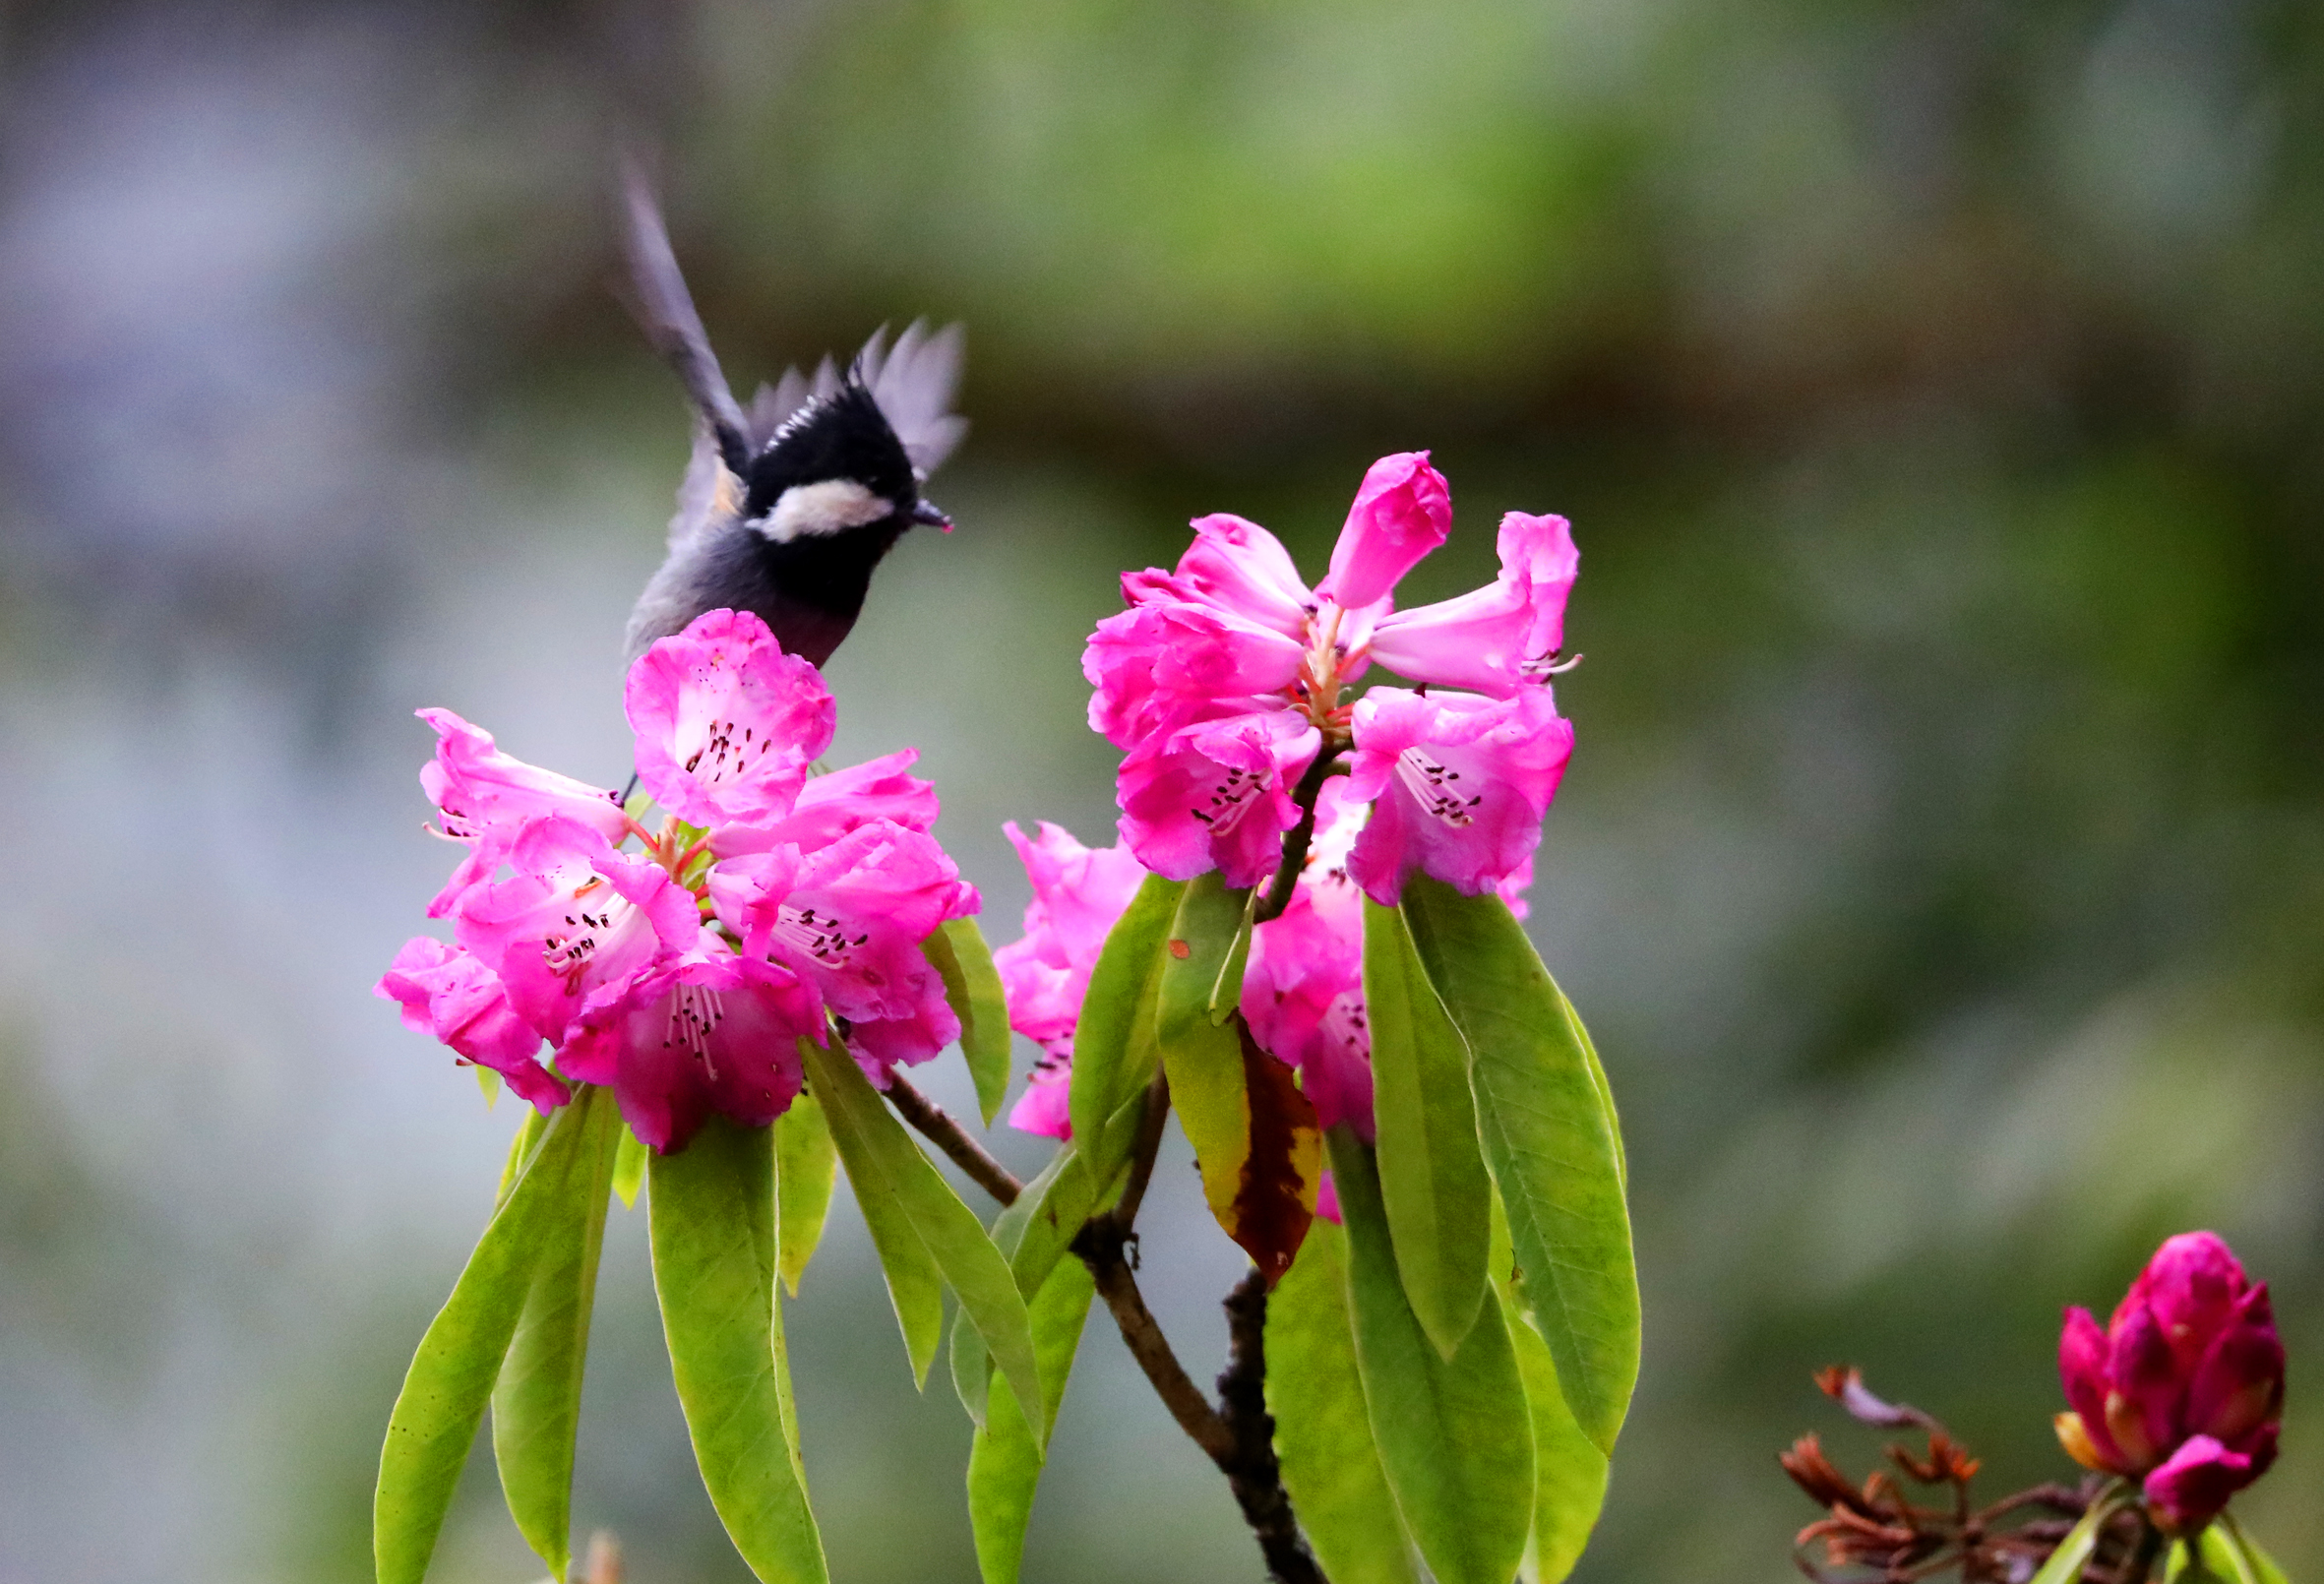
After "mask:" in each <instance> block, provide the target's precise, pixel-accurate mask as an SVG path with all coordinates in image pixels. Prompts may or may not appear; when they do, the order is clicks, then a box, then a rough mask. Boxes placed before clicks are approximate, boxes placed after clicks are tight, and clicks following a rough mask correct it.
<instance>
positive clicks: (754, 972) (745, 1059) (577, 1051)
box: [558, 928, 824, 1153]
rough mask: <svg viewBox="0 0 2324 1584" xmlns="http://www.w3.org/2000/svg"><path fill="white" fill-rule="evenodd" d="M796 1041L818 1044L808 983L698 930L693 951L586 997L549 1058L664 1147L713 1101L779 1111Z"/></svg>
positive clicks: (818, 1016) (716, 1106)
mask: <svg viewBox="0 0 2324 1584" xmlns="http://www.w3.org/2000/svg"><path fill="white" fill-rule="evenodd" d="M802 1039H812V1040H814V1041H816V1043H818V1044H822V1043H823V1042H824V1014H823V1006H822V1004H821V1002H820V1001H819V1000H818V999H817V997H816V994H815V991H814V989H813V988H812V987H811V986H809V985H808V984H807V983H806V981H805V980H803V979H802V978H801V977H800V976H799V975H797V974H795V973H793V972H792V971H791V970H790V969H788V968H785V967H781V966H779V965H776V964H771V963H765V962H757V961H753V960H752V959H750V958H748V957H741V956H737V955H736V954H735V952H734V951H733V949H732V948H731V947H729V946H728V945H727V944H726V943H725V941H724V940H723V939H722V938H721V937H720V936H719V935H718V934H717V932H715V931H713V930H710V929H707V928H704V929H703V930H702V931H701V932H700V938H699V940H698V942H697V944H696V945H695V948H694V949H693V950H691V951H688V952H686V953H684V954H683V955H680V956H676V957H672V958H668V959H666V960H664V961H663V962H662V963H660V964H659V965H658V966H656V967H655V968H653V969H652V970H651V971H649V972H647V973H645V974H643V975H642V976H641V977H639V978H638V979H637V980H635V981H633V982H632V983H630V984H629V985H628V986H627V987H626V988H625V992H624V994H622V995H620V996H618V997H615V998H610V999H607V1000H604V1001H602V1002H601V1003H600V1004H598V1005H595V1006H593V1007H592V1009H591V1010H590V1012H589V1013H588V1014H587V1015H586V1016H585V1017H584V1018H583V1019H582V1021H581V1029H580V1031H579V1032H578V1033H577V1034H576V1035H575V1037H574V1039H573V1040H572V1042H571V1043H570V1044H568V1045H567V1047H566V1048H565V1050H564V1051H563V1053H562V1054H561V1055H560V1056H559V1058H558V1061H559V1064H560V1065H561V1066H563V1067H564V1069H565V1071H566V1074H567V1075H568V1076H570V1077H572V1078H575V1079H577V1080H579V1081H581V1082H583V1083H598V1084H606V1085H610V1086H611V1088H612V1089H613V1093H614V1099H615V1101H616V1103H617V1104H619V1105H620V1107H621V1113H622V1119H623V1120H624V1121H625V1122H627V1123H628V1124H629V1125H630V1130H631V1131H633V1132H635V1133H636V1134H637V1135H638V1137H639V1140H640V1141H641V1142H642V1143H645V1144H648V1145H650V1146H651V1147H653V1148H654V1149H657V1150H661V1151H663V1152H665V1153H667V1152H672V1151H676V1150H679V1149H683V1148H684V1147H685V1146H686V1142H687V1140H688V1139H690V1138H692V1137H693V1136H694V1134H695V1130H696V1129H697V1128H699V1127H701V1126H702V1124H703V1118H705V1117H706V1116H708V1115H709V1113H711V1112H713V1111H716V1112H719V1113H721V1114H723V1115H725V1116H728V1117H731V1118H733V1119H734V1120H735V1121H737V1122H739V1123H741V1124H743V1125H744V1126H745V1127H764V1126H765V1125H766V1124H768V1123H770V1122H772V1121H774V1119H775V1118H777V1117H779V1116H781V1115H782V1114H783V1113H784V1112H785V1111H787V1110H789V1109H790V1105H791V1101H792V1100H793V1099H794V1098H796V1097H797V1095H798V1093H799V1083H800V1072H801V1064H800V1060H799V1041H800V1040H802Z"/></svg>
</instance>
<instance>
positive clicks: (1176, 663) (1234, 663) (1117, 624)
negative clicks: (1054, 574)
mask: <svg viewBox="0 0 2324 1584" xmlns="http://www.w3.org/2000/svg"><path fill="white" fill-rule="evenodd" d="M1304 653H1305V651H1304V650H1303V649H1302V648H1301V646H1300V644H1299V643H1298V642H1297V641H1296V640H1292V639H1289V638H1285V637H1284V636H1283V635H1282V634H1280V633H1277V632H1274V631H1272V630H1271V629H1268V628H1265V627H1261V626H1259V625H1258V624H1257V623H1254V622H1249V621H1244V620H1241V619H1239V618H1237V617H1235V616H1233V615H1221V614H1219V613H1218V612H1216V611H1214V610H1211V609H1208V608H1206V607H1204V606H1201V605H1191V604H1161V603H1157V604H1148V605H1139V606H1135V607H1133V608H1132V609H1130V610H1126V611H1124V612H1123V613H1122V614H1121V615H1119V616H1109V617H1107V618H1106V619H1105V620H1104V621H1102V622H1100V623H1098V624H1097V631H1096V632H1095V633H1092V634H1091V635H1090V638H1089V646H1088V647H1087V648H1086V649H1085V650H1084V651H1083V652H1082V655H1081V673H1082V675H1083V676H1085V677H1087V678H1088V679H1089V683H1090V686H1091V687H1093V688H1094V689H1096V692H1094V693H1092V694H1091V695H1090V698H1089V728H1090V730H1092V731H1094V732H1096V733H1097V734H1098V735H1099V736H1101V737H1103V738H1105V740H1106V741H1107V742H1109V743H1112V744H1113V745H1114V746H1115V747H1116V748H1125V749H1129V748H1136V747H1137V746H1138V745H1139V744H1141V743H1143V742H1145V741H1146V740H1147V739H1148V738H1150V737H1152V736H1153V735H1154V734H1155V733H1157V732H1161V731H1166V730H1168V729H1169V728H1170V727H1172V726H1175V725H1177V724H1178V723H1179V722H1181V721H1182V720H1184V719H1186V718H1187V716H1188V715H1189V714H1191V713H1193V712H1194V711H1196V710H1198V709H1200V708H1201V707H1202V706H1204V705H1205V704H1207V703H1209V702H1210V701H1214V700H1219V699H1231V698H1240V697H1243V696H1246V695H1250V694H1259V693H1274V692H1277V691H1279V690H1281V689H1285V688H1288V687H1290V686H1291V684H1292V682H1293V681H1294V679H1296V678H1297V677H1298V676H1299V668H1300V661H1301V658H1302V657H1303V655H1304Z"/></svg>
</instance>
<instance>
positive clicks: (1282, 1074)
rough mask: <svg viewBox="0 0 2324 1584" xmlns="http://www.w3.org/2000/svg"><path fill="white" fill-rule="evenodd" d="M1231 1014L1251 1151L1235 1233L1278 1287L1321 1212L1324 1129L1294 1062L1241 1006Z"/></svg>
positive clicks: (1239, 1190) (1269, 1283)
mask: <svg viewBox="0 0 2324 1584" xmlns="http://www.w3.org/2000/svg"><path fill="white" fill-rule="evenodd" d="M1233 1021H1234V1024H1235V1031H1236V1033H1237V1034H1238V1035H1240V1036H1241V1038H1242V1042H1243V1083H1244V1090H1245V1093H1246V1094H1247V1095H1248V1096H1249V1099H1250V1104H1251V1153H1250V1154H1249V1155H1248V1156H1247V1157H1246V1158H1245V1159H1244V1162H1243V1175H1242V1181H1241V1183H1240V1184H1239V1185H1238V1186H1237V1188H1236V1191H1235V1225H1234V1229H1233V1231H1234V1238H1235V1241H1236V1242H1237V1243H1239V1244H1241V1245H1242V1246H1243V1251H1244V1252H1245V1253H1248V1254H1249V1255H1251V1258H1252V1261H1253V1263H1254V1264H1256V1265H1257V1266H1258V1268H1259V1271H1260V1273H1261V1274H1263V1275H1264V1276H1265V1278H1266V1283H1267V1286H1268V1287H1269V1288H1272V1287H1273V1286H1274V1285H1275V1283H1276V1282H1277V1281H1279V1280H1281V1279H1282V1276H1283V1273H1284V1272H1285V1271H1287V1270H1289V1269H1290V1268H1291V1259H1292V1256H1293V1255H1294V1254H1296V1253H1298V1252H1299V1246H1300V1245H1301V1244H1302V1243H1304V1242H1305V1241H1306V1240H1307V1236H1308V1227H1309V1224H1310V1223H1311V1222H1313V1221H1314V1220H1315V1193H1316V1190H1317V1188H1320V1187H1321V1185H1322V1181H1323V1130H1322V1129H1321V1128H1320V1127H1317V1126H1316V1125H1315V1104H1314V1103H1313V1102H1312V1101H1310V1100H1309V1099H1308V1097H1307V1096H1306V1095H1305V1094H1303V1093H1302V1092H1301V1091H1300V1087H1299V1084H1298V1082H1297V1081H1296V1080H1295V1079H1294V1078H1293V1076H1292V1072H1291V1068H1290V1067H1288V1066H1284V1065H1283V1064H1282V1063H1280V1062H1278V1061H1276V1060H1275V1059H1274V1058H1273V1057H1271V1056H1269V1055H1267V1053H1266V1052H1264V1051H1262V1050H1260V1049H1259V1048H1258V1043H1257V1042H1256V1041H1255V1040H1254V1039H1253V1038H1252V1037H1251V1027H1250V1025H1249V1024H1247V1023H1246V1022H1244V1020H1243V1014H1242V1013H1241V1012H1236V1013H1235V1014H1234V1015H1233Z"/></svg>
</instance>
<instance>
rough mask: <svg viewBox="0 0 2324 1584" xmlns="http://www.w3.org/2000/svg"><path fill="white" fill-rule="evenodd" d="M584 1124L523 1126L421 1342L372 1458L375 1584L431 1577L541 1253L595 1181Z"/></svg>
mask: <svg viewBox="0 0 2324 1584" xmlns="http://www.w3.org/2000/svg"><path fill="white" fill-rule="evenodd" d="M591 1114H592V1112H591V1111H590V1110H589V1109H588V1108H584V1107H583V1106H581V1104H580V1103H579V1102H578V1101H577V1102H576V1103H574V1104H571V1105H567V1106H564V1107H561V1108H560V1109H559V1110H558V1111H557V1112H556V1114H555V1115H554V1116H552V1117H550V1118H548V1119H547V1120H546V1121H541V1120H540V1119H537V1118H528V1119H527V1121H526V1123H525V1127H524V1129H523V1130H522V1131H520V1134H519V1138H518V1146H517V1148H516V1149H515V1150H513V1151H512V1155H511V1165H512V1167H513V1176H512V1177H511V1178H510V1179H509V1181H508V1188H507V1189H506V1191H505V1192H504V1193H503V1195H502V1198H501V1202H500V1206H499V1208H498V1209H497V1210H496V1211H495V1212H494V1213H493V1217H492V1221H491V1224H490V1225H488V1226H487V1227H486V1228H485V1229H484V1236H483V1237H482V1238H481V1239H480V1240H478V1242H477V1244H476V1249H475V1251H474V1252H473V1253H471V1254H470V1255H469V1256H468V1264H467V1268H466V1269H465V1270H463V1271H461V1272H460V1278H459V1283H458V1284H457V1285H455V1286H454V1288H453V1290H452V1296H451V1297H450V1298H449V1299H447V1300H446V1301H445V1304H444V1308H443V1309H442V1310H440V1311H439V1312H438V1313H437V1315H436V1318H435V1320H434V1322H433V1323H432V1324H430V1325H429V1327H428V1330H427V1334H426V1336H424V1337H423V1338H422V1339H421V1340H420V1345H419V1352H418V1354H417V1355H416V1356H415V1357H414V1358H413V1359H412V1361H411V1369H410V1371H408V1372H407V1373H406V1374H405V1375H404V1378H403V1389H402V1391H401V1393H400V1394H398V1397H397V1399H396V1407H395V1412H394V1414H393V1415H392V1416H391V1417H390V1419H389V1422H388V1437H387V1444H386V1445H385V1446H383V1447H382V1448H381V1450H380V1466H379V1486H378V1490H377V1493H376V1494H375V1495H374V1497H373V1504H372V1552H373V1559H374V1562H375V1564H376V1566H377V1569H378V1577H379V1580H380V1584H418V1581H419V1580H420V1579H421V1578H423V1577H424V1576H425V1575H426V1573H427V1570H428V1558H429V1556H430V1555H431V1554H433V1553H434V1551H435V1549H436V1536H437V1533H438V1531H440V1530H441V1529H442V1528H443V1526H444V1514H445V1511H446V1510H447V1508H448V1507H449V1506H450V1505H451V1502H452V1492H453V1487H454V1486H455V1485H456V1484H457V1483H458V1482H459V1473H460V1469H461V1467H462V1465H464V1464H465V1463H466V1462H467V1459H468V1448H469V1447H470V1446H471V1445H473V1444H474V1442H475V1439H476V1429H477V1426H478V1425H479V1424H481V1423H482V1421H483V1418H484V1407H485V1404H486V1403H487V1402H488V1401H489V1400H490V1399H491V1396H492V1388H493V1382H494V1380H495V1379H496V1378H497V1377H498V1376H499V1374H500V1369H501V1362H502V1360H503V1359H505V1358H506V1357H507V1355H508V1351H509V1341H510V1339H511V1338H512V1337H513V1336H514V1335H515V1334H516V1331H517V1323H518V1319H519V1317H520V1315H521V1314H522V1313H523V1310H524V1303H525V1298H526V1295H527V1294H528V1293H529V1292H530V1291H531V1288H532V1281H533V1276H534V1274H535V1272H536V1271H537V1270H538V1269H539V1268H540V1265H541V1262H542V1258H543V1253H544V1250H545V1249H547V1248H548V1247H549V1244H550V1242H551V1241H552V1240H553V1238H554V1234H555V1231H556V1228H557V1225H558V1222H559V1219H560V1218H561V1217H565V1216H568V1215H570V1214H572V1213H573V1211H574V1207H575V1205H576V1204H577V1202H578V1198H579V1194H580V1191H581V1185H584V1184H586V1183H587V1182H589V1181H592V1180H595V1179H597V1176H598V1172H599V1170H600V1168H599V1166H598V1163H596V1162H595V1161H593V1160H592V1159H591V1158H590V1154H589V1148H590V1145H591V1143H592V1141H593V1140H594V1139H597V1138H598V1137H599V1136H600V1135H598V1134H595V1133H593V1132H592V1130H591V1127H590V1126H589V1117H590V1115H591ZM528 1140H529V1141H530V1147H529V1148H526V1147H525V1146H526V1143H527V1141H528Z"/></svg>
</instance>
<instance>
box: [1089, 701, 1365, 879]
mask: <svg viewBox="0 0 2324 1584" xmlns="http://www.w3.org/2000/svg"><path fill="white" fill-rule="evenodd" d="M1322 745H1323V737H1322V734H1321V733H1320V732H1318V731H1317V730H1316V729H1315V725H1314V724H1313V723H1312V722H1311V721H1309V719H1308V718H1307V717H1306V716H1305V715H1303V714H1301V713H1300V712H1299V711H1297V710H1294V709H1264V710H1258V709H1251V710H1241V711H1237V712H1234V713H1228V714H1222V715H1218V716H1214V717H1210V718H1205V719H1199V720H1193V721H1189V722H1187V723H1186V724H1184V725H1181V726H1179V727H1177V728H1175V729H1174V730H1172V731H1169V732H1167V733H1164V734H1162V735H1160V736H1157V737H1154V738H1152V739H1150V740H1149V741H1148V742H1147V743H1146V744H1145V745H1144V746H1143V747H1141V748H1139V749H1137V750H1136V751H1135V752H1133V753H1132V754H1131V756H1130V757H1129V758H1128V759H1127V760H1125V761H1123V763H1122V780H1121V786H1122V790H1121V794H1120V802H1121V805H1122V836H1123V839H1124V840H1125V841H1127V842H1128V843H1129V844H1130V848H1131V851H1132V852H1134V853H1135V854H1136V855H1137V857H1138V861H1139V862H1140V863H1142V864H1144V865H1145V866H1146V867H1147V868H1148V869H1150V870H1152V871H1154V873H1156V874H1158V875H1165V876H1168V877H1169V878H1170V879H1172V880H1192V879H1193V878H1194V877H1195V876H1196V875H1199V874H1201V873H1202V872H1203V871H1205V870H1209V869H1216V870H1219V871H1220V872H1221V873H1223V874H1224V875H1225V877H1226V882H1227V883H1228V884H1229V885H1255V884H1257V883H1259V882H1260V881H1262V880H1264V879H1265V878H1266V877H1267V876H1268V875H1270V874H1272V873H1273V872H1274V871H1275V868H1276V866H1277V865H1279V864H1281V863H1282V861H1283V832H1284V831H1286V830H1289V829H1290V828H1291V827H1292V826H1293V825H1295V824H1297V823H1299V806H1298V805H1297V804H1296V803H1294V802H1293V801H1292V790H1293V788H1294V786H1295V785H1296V784H1297V783H1298V781H1299V778H1300V776H1301V775H1303V774H1304V773H1306V771H1307V767H1308V765H1309V764H1310V763H1311V762H1314V760H1315V754H1316V752H1317V751H1318V750H1319V749H1320V748H1321V747H1322Z"/></svg>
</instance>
